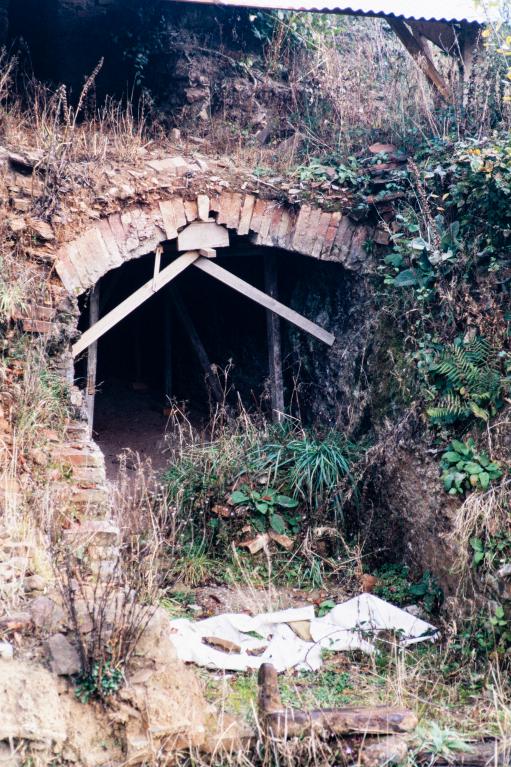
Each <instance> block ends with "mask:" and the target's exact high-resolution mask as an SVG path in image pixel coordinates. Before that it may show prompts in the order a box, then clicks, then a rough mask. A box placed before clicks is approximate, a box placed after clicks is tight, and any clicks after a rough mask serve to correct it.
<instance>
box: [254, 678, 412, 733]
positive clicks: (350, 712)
mask: <svg viewBox="0 0 511 767" xmlns="http://www.w3.org/2000/svg"><path fill="white" fill-rule="evenodd" d="M279 706H280V708H279ZM259 714H260V716H261V720H262V724H263V727H264V729H265V731H266V733H267V734H268V735H270V736H271V737H274V738H292V737H303V736H307V735H310V734H311V733H312V732H316V733H327V734H328V735H348V734H350V733H351V734H354V733H361V734H362V735H367V734H382V735H390V734H391V733H396V732H397V733H399V732H411V731H412V730H414V729H415V728H416V726H417V717H416V716H415V714H414V713H413V712H412V711H409V710H408V709H398V708H390V707H388V706H374V707H372V708H359V707H356V708H355V707H349V708H326V709H316V710H313V711H301V710H299V709H296V708H284V707H282V704H281V699H280V694H279V690H278V681H277V672H276V670H275V668H274V666H272V665H271V664H270V663H263V664H262V666H261V667H260V669H259Z"/></svg>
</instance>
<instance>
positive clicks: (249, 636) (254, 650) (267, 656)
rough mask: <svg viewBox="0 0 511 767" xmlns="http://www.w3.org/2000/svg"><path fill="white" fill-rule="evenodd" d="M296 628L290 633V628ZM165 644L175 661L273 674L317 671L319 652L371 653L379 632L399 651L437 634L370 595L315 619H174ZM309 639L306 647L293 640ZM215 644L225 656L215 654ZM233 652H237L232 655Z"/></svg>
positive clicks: (300, 615) (303, 614)
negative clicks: (270, 668) (395, 641)
mask: <svg viewBox="0 0 511 767" xmlns="http://www.w3.org/2000/svg"><path fill="white" fill-rule="evenodd" d="M293 624H298V625H297V626H295V630H293V628H292V625H293ZM171 625H172V633H171V637H170V638H171V640H172V642H173V644H174V646H175V648H176V651H177V655H178V657H179V658H180V659H181V660H183V661H186V662H189V663H196V664H197V665H199V666H205V667H206V668H210V669H223V670H225V671H246V670H248V669H257V668H259V666H260V665H261V664H262V663H272V664H273V665H274V666H275V668H276V669H277V671H279V672H280V671H285V670H286V669H289V668H294V667H297V668H299V669H304V670H308V671H317V669H319V667H320V666H321V651H322V650H323V649H325V650H331V651H333V652H343V651H346V650H362V651H363V652H366V653H372V652H374V644H373V642H374V640H375V639H376V638H377V636H378V633H379V632H382V631H393V632H396V633H397V635H398V636H399V639H400V642H401V644H402V645H409V644H414V643H416V642H423V641H428V640H429V641H431V640H433V639H435V638H436V637H437V636H438V630H437V629H436V628H435V627H434V626H432V625H431V624H430V623H426V621H423V620H421V619H420V618H417V617H415V616H414V615H411V614H410V613H407V612H406V611H405V610H401V609H400V608H399V607H395V606H394V605H391V604H389V603H388V602H385V601H384V600H383V599H379V598H378V597H375V596H373V595H372V594H360V596H358V597H354V598H353V599H349V600H348V601H347V602H343V603H342V604H339V605H336V607H334V608H333V610H331V611H330V612H329V613H328V614H327V615H325V616H323V617H322V618H316V617H315V614H314V607H313V606H312V605H311V606H307V607H296V608H291V609H289V610H280V611H278V612H273V613H262V614H260V615H254V616H251V615H246V614H244V613H240V614H236V613H225V614H224V615H215V616H214V617H212V618H206V619H205V620H202V621H196V622H193V621H189V620H186V619H185V618H180V619H178V620H174V621H172V622H171ZM298 627H300V628H299V633H300V634H301V636H302V637H303V636H304V630H305V633H306V634H309V635H310V638H311V641H306V640H305V639H303V638H301V637H300V636H298V634H297V630H298ZM214 640H220V641H224V642H227V643H231V645H226V647H227V648H228V649H229V650H230V651H229V652H227V651H224V650H223V649H217V647H218V645H217V646H214V645H215V641H214ZM238 650H239V651H238Z"/></svg>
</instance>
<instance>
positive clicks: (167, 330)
mask: <svg viewBox="0 0 511 767" xmlns="http://www.w3.org/2000/svg"><path fill="white" fill-rule="evenodd" d="M171 301H172V294H171V292H170V289H167V290H166V291H165V295H164V301H163V343H164V349H163V391H164V394H165V407H167V406H168V404H169V402H170V400H171V397H172V306H171Z"/></svg>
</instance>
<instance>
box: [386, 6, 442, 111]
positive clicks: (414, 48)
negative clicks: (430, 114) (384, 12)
mask: <svg viewBox="0 0 511 767" xmlns="http://www.w3.org/2000/svg"><path fill="white" fill-rule="evenodd" d="M387 23H388V24H389V26H390V27H391V28H392V29H393V30H394V32H395V33H396V35H397V36H398V37H399V39H400V40H401V42H402V43H403V45H404V46H405V48H406V50H407V51H408V53H409V54H410V55H411V56H412V58H414V59H415V61H416V62H417V65H418V67H419V68H420V69H421V70H422V71H423V72H424V74H425V75H426V77H427V78H428V80H429V81H430V83H431V84H432V85H433V86H434V88H436V90H437V91H438V93H439V94H440V95H441V96H442V98H443V99H444V100H445V101H447V102H448V103H449V104H450V103H452V101H453V93H452V91H451V89H450V88H449V86H448V85H447V83H446V82H445V80H444V78H443V77H442V75H441V74H440V72H439V71H438V69H437V68H436V67H435V64H434V63H433V60H432V58H431V55H430V53H429V51H428V50H427V49H426V48H425V47H424V46H423V45H422V44H421V42H420V39H418V38H416V37H415V36H414V35H413V34H412V32H411V31H410V29H409V28H408V27H407V26H406V24H405V23H404V21H401V19H393V18H390V17H389V18H388V19H387Z"/></svg>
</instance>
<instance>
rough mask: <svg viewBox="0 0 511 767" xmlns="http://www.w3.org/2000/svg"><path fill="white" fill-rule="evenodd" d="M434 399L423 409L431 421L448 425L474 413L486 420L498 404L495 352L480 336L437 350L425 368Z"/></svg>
mask: <svg viewBox="0 0 511 767" xmlns="http://www.w3.org/2000/svg"><path fill="white" fill-rule="evenodd" d="M429 377H430V380H431V383H432V386H433V389H434V391H435V393H436V395H437V402H436V404H435V405H434V406H432V407H429V408H428V409H427V414H428V416H429V418H430V419H431V421H432V422H433V423H435V424H452V423H455V422H456V421H463V420H466V419H467V418H471V417H472V416H475V417H476V418H478V419H481V420H483V421H488V420H489V418H490V416H492V415H494V414H495V412H496V411H497V409H498V408H499V407H500V406H501V405H502V393H503V387H504V384H505V383H507V379H503V377H502V375H501V372H500V369H499V363H498V358H497V355H496V354H495V351H494V349H493V348H492V346H491V344H490V343H489V342H488V341H487V340H486V339H485V338H482V337H480V336H478V337H476V338H474V339H472V340H469V341H465V340H463V339H457V340H456V341H455V342H454V343H453V344H449V345H448V346H446V347H444V348H443V349H442V351H440V352H439V353H438V354H437V355H436V356H435V359H434V360H433V361H432V362H431V364H430V367H429Z"/></svg>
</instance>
